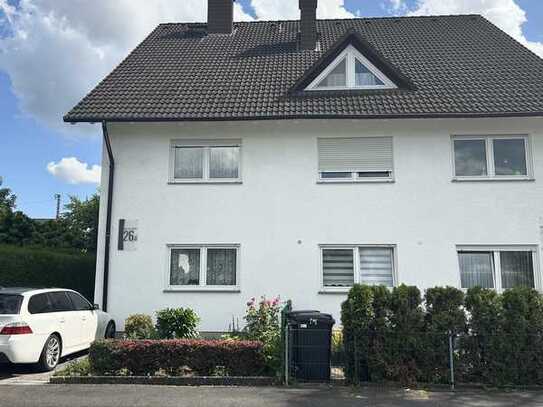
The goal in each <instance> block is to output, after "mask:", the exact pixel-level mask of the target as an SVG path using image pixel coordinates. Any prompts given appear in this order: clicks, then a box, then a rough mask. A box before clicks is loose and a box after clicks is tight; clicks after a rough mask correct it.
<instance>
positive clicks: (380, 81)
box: [305, 45, 398, 90]
mask: <svg viewBox="0 0 543 407" xmlns="http://www.w3.org/2000/svg"><path fill="white" fill-rule="evenodd" d="M397 88H398V86H396V84H395V83H394V82H393V81H392V80H390V79H389V78H388V77H387V76H386V75H385V74H384V73H383V72H381V71H380V70H379V68H377V67H376V66H375V65H374V64H372V63H371V62H370V61H369V60H368V59H367V58H366V57H365V56H364V55H362V54H361V53H360V51H358V50H357V49H356V48H355V47H353V46H352V45H348V46H347V47H346V48H345V49H344V50H343V51H342V52H341V53H340V54H339V55H338V56H337V57H336V59H334V60H333V61H332V63H330V64H329V65H328V66H327V67H326V68H325V69H324V70H323V71H322V72H321V73H320V74H319V75H318V76H317V77H316V78H315V79H314V80H313V81H312V82H311V83H310V84H309V86H307V87H306V88H305V90H357V89H361V90H371V89H397Z"/></svg>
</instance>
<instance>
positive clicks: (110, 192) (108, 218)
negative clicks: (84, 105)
mask: <svg viewBox="0 0 543 407" xmlns="http://www.w3.org/2000/svg"><path fill="white" fill-rule="evenodd" d="M102 134H103V136H104V145H105V146H106V151H107V156H108V161H109V179H108V183H107V212H106V241H105V247H104V275H103V283H102V310H104V312H106V311H107V294H108V283H109V252H110V247H111V207H112V204H113V179H114V177H115V160H114V158H113V151H112V150H111V140H110V138H109V133H108V131H107V123H106V122H105V121H103V122H102Z"/></svg>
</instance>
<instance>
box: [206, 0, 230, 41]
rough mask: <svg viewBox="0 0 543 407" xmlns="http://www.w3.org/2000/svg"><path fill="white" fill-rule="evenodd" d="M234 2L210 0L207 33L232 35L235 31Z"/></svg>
mask: <svg viewBox="0 0 543 407" xmlns="http://www.w3.org/2000/svg"><path fill="white" fill-rule="evenodd" d="M234 1H235V0H208V2H207V32H208V33H209V34H232V30H233V29H234Z"/></svg>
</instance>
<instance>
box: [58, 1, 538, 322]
mask: <svg viewBox="0 0 543 407" xmlns="http://www.w3.org/2000/svg"><path fill="white" fill-rule="evenodd" d="M316 6H317V1H316V0H300V9H301V19H300V21H274V22H272V21H268V22H244V23H233V22H232V15H233V13H232V0H210V1H209V16H208V23H207V24H195V23H190V24H186V23H180V24H162V25H160V26H158V27H157V28H156V29H155V30H154V31H153V32H152V33H151V34H150V35H149V37H148V38H147V39H145V41H143V43H142V44H140V45H139V46H138V47H137V48H136V49H135V50H134V51H133V52H132V53H131V54H130V55H129V56H128V58H127V59H126V60H124V61H123V62H122V63H121V64H120V65H119V66H118V67H117V68H116V69H115V70H114V71H113V72H112V73H111V74H110V75H109V76H108V77H106V79H105V80H104V81H103V82H101V83H100V84H99V85H98V86H97V87H96V88H95V89H94V90H93V91H92V92H91V93H90V94H89V95H88V96H86V97H85V98H84V99H83V100H82V101H81V102H80V103H79V104H78V105H77V106H76V107H75V108H74V109H73V110H72V111H71V112H69V113H68V114H67V115H66V116H65V118H64V119H65V121H68V122H74V123H75V122H101V123H102V126H103V130H104V140H105V143H104V145H105V146H104V153H103V168H104V171H103V175H102V177H103V178H102V190H103V192H102V197H101V198H102V199H101V207H100V230H99V249H98V262H97V278H96V301H97V302H102V304H103V306H104V308H107V311H108V312H110V313H111V314H112V315H113V316H114V317H115V318H116V320H117V323H118V326H120V328H121V329H122V322H123V321H124V319H125V318H126V317H127V316H128V315H129V314H132V313H149V314H152V313H154V311H156V310H158V309H161V308H164V307H167V306H170V307H174V306H182V307H191V308H193V309H194V310H195V311H196V312H197V313H198V314H199V315H200V317H201V318H202V322H201V329H202V330H204V331H225V330H227V329H228V326H229V323H230V322H231V321H232V317H234V318H239V319H240V320H241V319H242V316H243V315H244V310H245V303H246V301H247V300H248V299H249V298H251V297H258V296H260V295H266V296H268V297H271V296H276V295H280V296H281V298H283V299H292V301H293V303H294V306H295V308H297V309H318V310H321V311H323V312H329V313H331V314H333V315H334V316H335V317H336V319H338V320H339V311H340V304H341V302H342V301H344V299H345V298H346V292H347V291H348V289H349V287H350V286H351V285H352V284H353V283H357V282H360V283H369V284H384V285H387V286H394V285H398V284H401V283H405V284H409V285H417V286H418V287H420V288H421V289H424V288H427V287H432V286H436V285H442V286H444V285H451V286H455V287H459V288H469V287H471V286H475V285H481V286H484V287H491V288H495V289H496V290H503V289H506V288H508V287H512V286H515V285H527V286H532V287H535V288H537V289H540V290H541V289H542V288H543V281H542V278H541V269H542V263H541V258H542V256H541V247H542V244H543V243H542V238H543V234H542V233H543V232H542V231H543V206H542V203H543V183H542V182H543V134H542V133H543V79H542V78H543V61H542V60H541V59H539V58H538V57H537V56H536V55H534V54H532V53H531V52H530V51H528V50H527V49H526V48H524V47H523V46H522V45H520V44H519V43H517V42H516V41H514V40H513V39H511V38H510V37H508V36H507V35H506V34H505V33H503V32H502V31H500V30H499V29H498V28H496V27H495V26H493V25H492V24H491V23H489V22H488V21H487V20H485V19H483V18H482V17H480V16H472V15H469V16H444V17H403V18H375V19H352V20H316V18H315V9H316Z"/></svg>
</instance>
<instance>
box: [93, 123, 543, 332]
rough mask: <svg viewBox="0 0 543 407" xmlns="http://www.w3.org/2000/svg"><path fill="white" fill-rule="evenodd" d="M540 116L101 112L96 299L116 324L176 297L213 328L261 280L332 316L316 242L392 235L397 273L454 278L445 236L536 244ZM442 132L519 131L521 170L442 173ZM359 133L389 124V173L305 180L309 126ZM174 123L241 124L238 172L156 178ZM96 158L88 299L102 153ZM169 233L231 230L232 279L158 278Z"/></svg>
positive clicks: (198, 235)
mask: <svg viewBox="0 0 543 407" xmlns="http://www.w3.org/2000/svg"><path fill="white" fill-rule="evenodd" d="M542 129H543V119H473V120H389V121H382V120H366V121H356V120H352V121H351V120H341V121H339V120H336V121H334V120H330V121H321V120H313V121H266V122H238V123H222V122H219V123H170V124H166V123H162V124H160V123H149V124H130V123H127V124H110V125H109V132H110V136H111V139H112V148H113V152H114V156H115V161H116V174H115V188H114V200H113V228H112V242H111V260H110V262H111V263H110V277H109V287H110V288H109V296H108V303H109V309H108V311H109V312H110V313H111V314H112V315H113V316H114V317H115V319H116V320H117V323H118V325H119V328H121V329H122V327H123V324H122V322H123V321H124V319H125V318H126V317H127V316H128V315H129V314H132V313H140V312H143V313H149V314H153V313H154V312H155V311H156V310H158V309H160V308H163V307H166V306H188V307H191V308H193V309H195V310H196V311H197V312H198V314H199V315H200V316H201V318H202V322H201V326H200V328H201V329H202V330H206V331H220V330H226V329H227V328H228V324H229V322H230V321H231V320H232V316H234V317H239V319H240V321H242V316H243V314H244V309H245V302H246V301H247V299H248V298H250V297H252V296H256V297H258V296H260V295H264V294H265V295H267V296H273V295H281V297H282V298H283V299H292V300H293V303H294V306H295V308H297V309H319V310H321V311H324V312H329V313H332V314H333V315H334V316H335V317H336V319H337V320H338V321H339V310H340V303H341V302H342V301H343V300H344V299H345V294H319V290H320V288H321V277H320V273H321V270H320V254H319V253H320V252H319V244H394V245H396V260H397V264H396V268H397V270H396V271H397V277H398V281H399V282H400V283H406V284H413V285H417V286H419V287H420V288H427V287H431V286H435V285H453V286H457V287H459V285H460V276H459V269H458V260H457V254H456V245H470V244H473V245H475V244H488V245H515V244H523V245H537V246H538V247H539V245H540V244H541V235H540V218H541V217H542V216H543V207H542V203H543V189H542V185H543V184H542V180H543V134H542ZM451 134H529V135H530V137H531V141H532V146H533V156H534V162H533V165H534V175H535V181H522V182H516V181H514V182H513V181H508V182H507V181H501V182H497V181H486V182H452V160H451ZM364 135H368V136H370V135H371V136H379V135H392V136H393V137H394V140H393V146H394V167H395V182H394V183H364V184H318V183H317V182H316V181H317V142H316V139H317V137H323V136H340V137H341V136H343V137H345V136H364ZM184 137H186V138H192V139H193V138H199V137H201V138H205V139H209V138H216V137H217V138H221V137H224V138H236V139H240V138H241V139H242V178H243V183H242V184H241V185H200V184H198V185H169V184H168V171H169V147H170V140H172V139H179V138H184ZM103 164H104V165H103V169H104V171H103V175H102V177H103V179H102V186H103V187H102V190H103V191H104V192H103V193H102V206H101V212H100V216H101V221H102V222H101V225H100V241H99V252H98V257H99V260H98V264H97V280H96V302H100V301H101V296H102V271H103V245H104V224H105V203H106V197H107V196H106V193H105V192H106V189H107V188H106V186H107V176H108V174H107V157H106V156H104V163H103ZM120 218H124V219H137V220H138V222H139V224H138V226H139V241H138V249H137V250H136V251H122V252H121V251H118V250H117V226H118V220H119V219H120ZM298 240H300V241H301V244H300V243H298ZM175 243H177V244H191V243H239V244H240V245H241V249H240V257H239V262H240V287H241V292H239V293H206V292H176V293H165V292H163V290H164V288H165V283H164V281H165V278H164V275H165V272H166V270H167V267H168V264H167V262H168V256H167V248H166V245H167V244H175ZM540 258H541V256H539V259H540ZM539 263H540V261H538V264H537V265H536V266H537V267H536V269H537V270H536V272H537V273H538V276H539V270H540V269H541V267H540V264H539ZM537 285H538V287H541V280H540V277H538V281H537Z"/></svg>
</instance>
